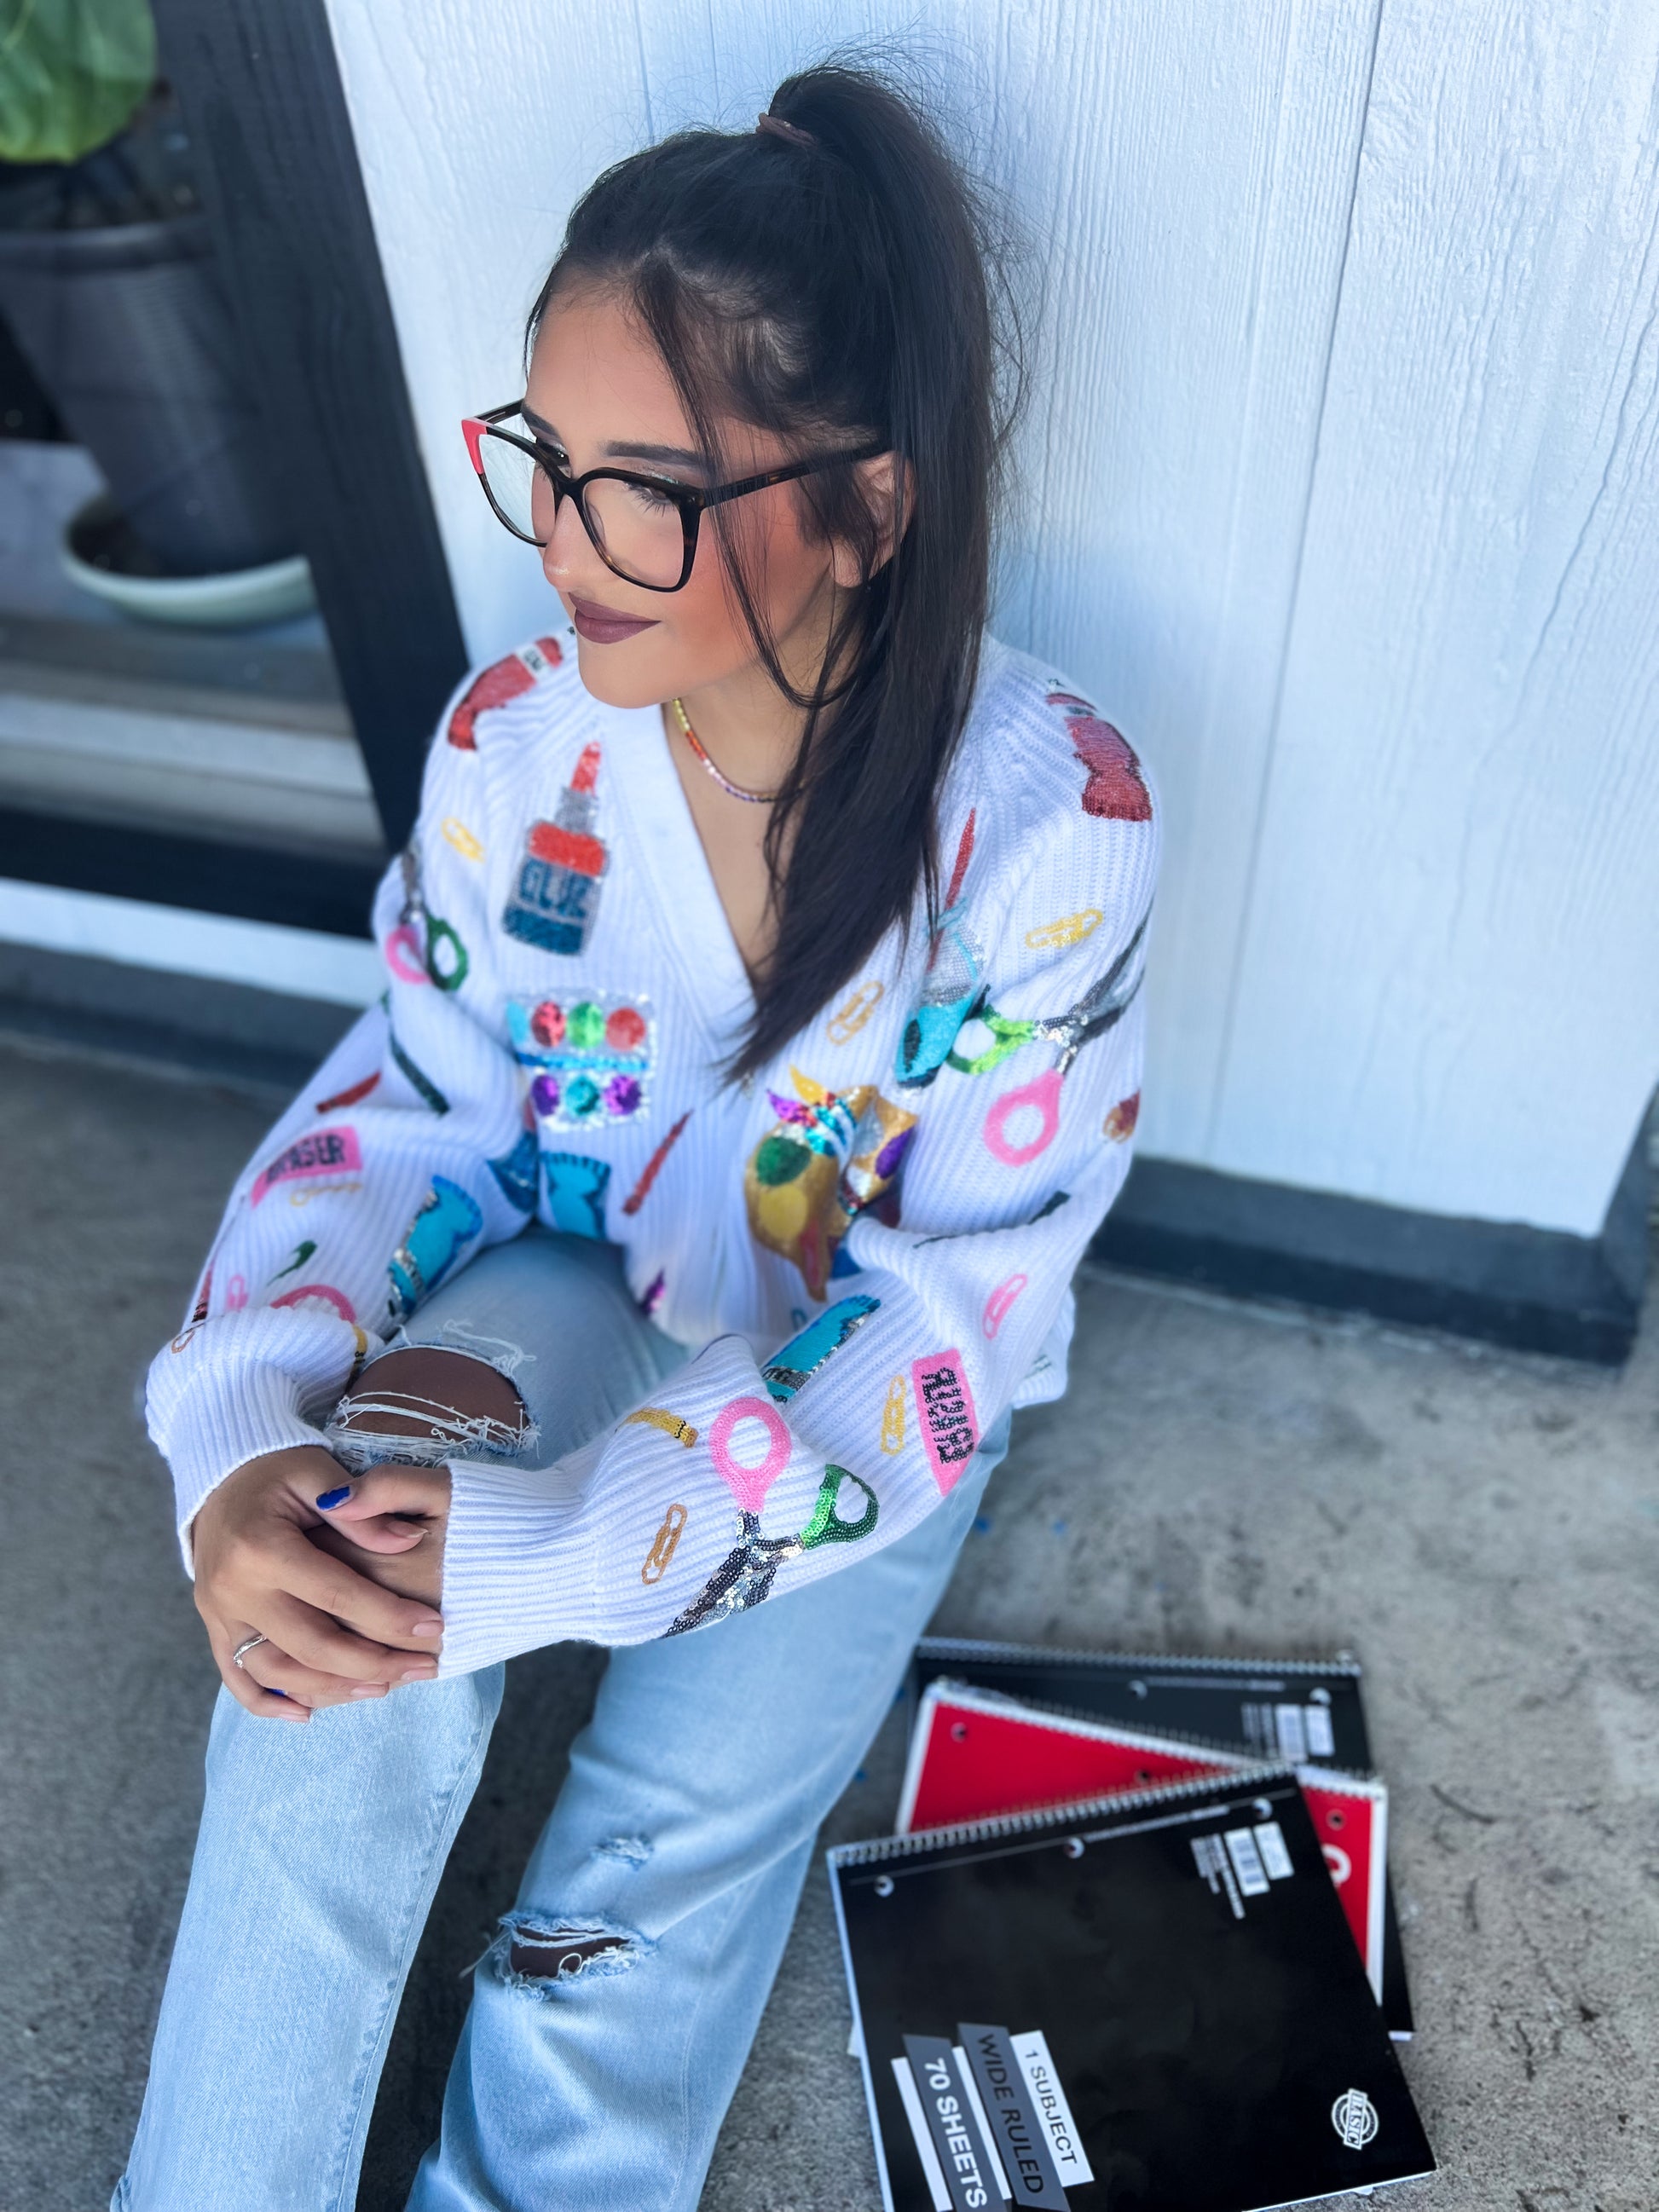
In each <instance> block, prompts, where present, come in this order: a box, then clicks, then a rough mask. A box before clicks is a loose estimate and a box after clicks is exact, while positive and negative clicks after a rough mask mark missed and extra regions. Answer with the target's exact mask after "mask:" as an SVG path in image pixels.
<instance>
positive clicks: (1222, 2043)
mask: <svg viewBox="0 0 1659 2212" xmlns="http://www.w3.org/2000/svg"><path fill="white" fill-rule="evenodd" d="M828 1858H829V1874H830V1885H831V1888H832V1890H833V1893H834V1896H835V1902H836V1916H837V1920H838V1923H839V1926H840V1929H841V1936H842V1949H843V1954H844V1957H845V1960H846V1966H847V1976H848V1986H849V1988H850V1990H851V1992H852V1998H853V2007H854V2021H855V2035H856V2039H857V2042H858V2047H859V2051H860V2064H861V2066H862V2068H863V2071H864V2084H865V2093H866V2098H867V2100H868V2102H869V2107H870V2117H871V2124H872V2130H873V2132H874V2135H875V2140H876V2147H877V2156H878V2166H879V2169H880V2174H881V2185H882V2196H883V2202H884V2205H885V2206H886V2208H887V2212H997V2208H998V2207H1000V2206H1001V2205H1003V2204H1013V2205H1018V2206H1020V2207H1023V2208H1036V2207H1053V2208H1067V2207H1069V2208H1070V2212H1108V2208H1109V2212H1268V2208H1273V2207H1279V2206H1284V2205H1289V2204H1293V2203H1304V2202H1306V2201H1307V2200H1309V2199H1311V2198H1317V2197H1328V2196H1333V2195H1336V2194H1338V2193H1340V2192H1341V2191H1345V2190H1354V2189H1371V2188H1375V2187H1376V2186H1378V2185H1381V2184H1383V2183H1386V2182H1389V2181H1399V2180H1404V2179H1408V2178H1411V2177H1413V2176H1417V2175H1421V2174H1425V2173H1429V2172H1432V2171H1433V2170H1434V2159H1433V2154H1432V2153H1431V2150H1430V2148H1429V2145H1428V2142H1427V2139H1426V2137H1425V2135H1424V2132H1423V2128H1422V2124H1421V2122H1420V2121H1419V2118H1418V2116H1417V2112H1416V2110H1415V2107H1414V2106H1413V2103H1412V2100H1411V2094H1410V2092H1409V2090H1408V2089H1407V2085H1406V2081H1405V2077H1404V2075H1402V2074H1401V2069H1400V2062H1399V2059H1398V2057H1397V2056H1396V2055H1395V2049H1394V2045H1393V2044H1392V2043H1391V2041H1390V2040H1389V2034H1388V2031H1387V2028H1386V2027H1385V2026H1384V2024H1383V2016H1382V2015H1381V2013H1380V2012H1379V2011H1378V2009H1377V2007H1376V2002H1375V2000H1374V1998H1373V1996H1372V1994H1371V1991H1370V1987H1369V1986H1368V1984H1367V1982H1366V1979H1365V1974H1364V1967H1363V1966H1362V1964H1361V1962H1360V1960H1359V1957H1358V1953H1357V1951H1356V1950H1355V1948H1354V1944H1353V1941H1352V1936H1351V1935H1350V1933H1349V1929H1348V1926H1347V1923H1346V1921H1345V1919H1344V1917H1343V1914H1342V1910H1341V1907H1340V1905H1339V1903H1338V1901H1337V1897H1336V1893H1335V1891H1334V1889H1333V1887H1332V1886H1331V1882H1330V1879H1329V1876H1328V1873H1327V1871H1326V1868H1325V1863H1324V1860H1323V1857H1322V1854H1321V1850H1320V1844H1319V1839H1318V1837H1317V1835H1316V1832H1315V1829H1314V1824H1313V1820H1312V1817H1311V1816H1310V1813H1309V1810H1308V1806H1307V1802H1306V1800H1305V1799H1304V1796H1303V1793H1302V1790H1301V1789H1300V1787H1299V1786H1298V1784H1297V1779H1296V1777H1295V1775H1294V1774H1293V1773H1291V1772H1290V1771H1286V1770H1285V1769H1284V1768H1276V1767H1267V1766H1252V1767H1247V1768H1244V1769H1242V1770H1240V1771H1237V1772H1236V1773H1233V1774H1231V1775H1228V1776H1225V1777H1221V1778H1214V1777H1212V1778H1206V1779H1202V1780H1199V1781H1195V1782H1188V1783H1185V1784H1175V1785H1172V1786H1170V1787H1169V1788H1167V1789H1164V1790H1143V1791H1140V1792H1139V1793H1137V1794H1135V1795H1133V1796H1126V1797H1116V1798H1113V1799H1110V1800H1108V1801H1105V1802H1099V1803H1097V1804H1094V1805H1080V1806H1072V1807H1069V1808H1066V1809H1065V1810H1064V1811H1063V1812H1061V1813H1059V1814H1031V1815H1016V1816H1012V1817H1010V1818H1007V1819H1003V1820H987V1821H981V1822H976V1823H974V1824H972V1825H968V1826H958V1827H955V1828H950V1829H945V1830H932V1831H928V1832H921V1833H918V1834H915V1835H913V1836H908V1837H892V1838H885V1839H884V1840H882V1841H880V1842H877V1843H867V1844H844V1845H842V1847H840V1848H839V1849H837V1850H831V1851H830V1852H829V1854H828Z"/></svg>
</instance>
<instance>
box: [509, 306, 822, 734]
mask: <svg viewBox="0 0 1659 2212" xmlns="http://www.w3.org/2000/svg"><path fill="white" fill-rule="evenodd" d="M525 414H526V417H528V418H530V419H531V422H532V428H534V429H535V430H536V432H537V434H538V436H540V437H542V438H544V439H545V440H546V441H547V442H548V443H549V444H550V446H552V447H555V448H556V450H557V452H558V453H560V454H561V455H562V458H563V460H564V463H565V465H566V466H567V467H568V469H569V471H570V473H571V474H572V475H573V476H580V475H581V474H582V473H583V472H584V471H586V470H588V469H594V468H602V467H605V466H608V465H615V466H617V467H618V468H624V469H637V470H640V471H643V472H647V473H652V474H660V475H662V476H664V477H669V478H671V479H672V480H673V481H675V482H677V483H689V484H706V483H708V482H709V480H710V479H709V476H708V470H707V469H706V468H705V467H704V466H703V465H702V464H701V463H700V462H699V460H698V459H697V458H696V452H695V450H694V449H695V448H696V443H697V441H696V435H695V433H694V432H693V430H692V428H691V427H690V424H689V423H688V422H687V421H686V419H685V413H684V409H683V408H682V406H681V404H680V401H679V398H678V394H677V393H676V392H675V390H674V386H673V382H672V380H671V378H670V376H669V374H668V371H667V369H666V368H665V367H664V365H663V362H662V359H661V356H659V354H658V352H657V349H656V348H655V346H654V345H653V343H651V341H650V339H649V338H648V337H647V336H646V335H645V333H644V332H643V331H641V329H640V327H639V325H637V323H636V322H635V320H634V319H633V318H632V317H631V315H630V314H629V313H628V311H627V309H626V307H625V306H624V304H623V302H622V301H620V300H618V299H617V296H616V295H615V294H614V293H611V292H609V291H605V290H601V289H598V288H595V287H592V286H586V285H585V286H580V287H573V289H571V290H570V291H568V293H562V294H559V295H556V297H555V299H554V300H553V301H552V302H551V303H550V306H549V307H548V309H547V312H546V313H545V314H544V317H543V319H542V326H541V330H540V332H539V334H538V337H537V340H536V346H535V351H534V353H533V355H532V358H531V368H530V380H529V384H528V386H527V387H526V397H525ZM722 435H723V439H724V441H725V442H726V471H727V474H726V478H725V481H726V482H731V481H732V480H734V479H735V478H736V477H744V476H750V475H759V474H761V473H763V471H766V470H767V469H771V468H779V467H781V466H782V465H785V464H786V463H787V461H788V460H790V459H792V458H793V456H792V455H791V454H790V453H787V451H786V450H785V447H784V445H783V442H782V441H781V439H779V438H778V437H777V436H775V435H774V434H772V433H769V432H767V431H764V430H758V429H756V428H752V427H751V426H750V425H747V424H742V423H736V422H732V423H727V424H724V425H722ZM727 513H728V515H729V516H730V518H731V520H732V525H733V526H734V536H735V537H736V538H737V540H738V553H739V558H740V559H741V560H742V562H743V567H744V576H745V578H746V580H747V581H748V583H749V586H750V591H751V592H753V593H754V595H755V598H756V601H757V605H758V606H759V607H760V609H761V611H762V613H763V616H764V617H765V618H766V620H767V622H768V623H769V627H770V629H771V633H772V635H773V636H774V637H775V639H776V640H777V642H778V649H779V653H780V657H781V659H782V662H783V665H784V666H785V667H786V668H787V669H788V670H789V671H790V672H791V675H792V676H795V675H796V673H797V669H798V667H799V668H800V669H803V670H805V671H809V672H810V674H816V672H817V663H818V660H819V659H821V657H822V653H823V641H824V639H825V637H826V636H827V635H828V629H829V618H830V615H831V612H832V608H833V599H834V593H835V588H836V581H837V578H836V570H837V569H838V568H839V569H842V570H846V569H847V568H848V565H849V562H848V555H847V554H846V553H845V552H844V551H842V550H841V549H834V548H831V547H830V546H829V545H824V544H809V543H808V542H807V540H806V539H805V538H804V537H803V536H802V534H801V531H800V527H799V520H798V518H797V508H796V503H795V497H794V490H793V485H791V484H774V485H770V486H769V487H768V489H765V490H764V491H757V492H751V493H750V494H749V495H746V496H745V497H744V498H743V499H740V500H736V501H732V505H731V507H729V508H728V509H727ZM542 567H543V568H544V570H545V571H546V574H547V580H548V581H549V583H550V584H551V585H552V586H553V588H554V590H555V591H556V592H557V593H558V595H559V598H560V599H561V600H562V603H563V605H564V608H565V611H566V612H567V613H568V615H569V616H570V617H571V619H572V620H573V622H574V623H575V625H576V634H577V637H578V639H579V640H580V643H579V646H578V648H577V651H578V657H579V661H580V669H581V678H582V682H583V684H585V685H586V688H587V690H589V691H591V692H592V694H593V696H595V697H596V698H598V699H602V700H604V701H605V703H606V704H607V705H609V706H612V707H645V706H652V705H654V704H656V703H657V702H659V701H661V700H664V699H671V698H674V697H676V696H684V695H689V694H690V693H693V692H696V691H699V690H703V689H704V688H705V687H707V686H708V685H711V684H720V683H722V682H724V681H726V680H727V679H729V678H732V677H734V676H737V675H738V674H739V672H740V671H744V670H748V669H750V668H752V667H754V666H755V665H756V663H757V654H756V652H755V647H754V641H753V640H752V639H751V638H750V634H749V630H748V627H747V625H746V623H744V618H743V613H742V610H741V608H740V607H739V606H738V604H737V600H736V597H735V594H734V593H733V592H732V589H731V586H730V583H729V580H728V579H727V577H726V571H725V563H724V562H723V561H722V558H721V554H720V540H719V534H718V531H717V527H716V525H715V521H714V517H713V515H712V514H708V513H705V514H704V515H703V517H702V525H701V527H700V529H699V532H698V536H697V551H696V561H695V562H694V563H693V566H692V569H691V574H690V577H689V579H688V580H687V581H686V583H685V585H684V587H683V588H682V589H681V590H679V591H678V592H653V591H647V590H645V589H644V588H643V587H641V586H639V585H637V584H633V583H629V581H628V580H627V579H626V578H625V577H622V576H619V575H617V574H616V573H615V571H614V570H612V569H611V568H607V567H606V565H605V562H603V561H602V560H601V559H600V558H599V554H598V552H597V550H595V548H594V546H593V544H592V540H591V539H590V538H589V537H588V535H587V532H586V530H585V529H584V528H583V527H582V522H581V517H580V515H579V514H578V513H577V512H576V507H575V502H574V501H573V500H568V499H567V500H564V501H561V502H560V505H559V509H558V514H557V519H556V522H555V524H554V528H553V534H552V536H551V538H550V539H549V540H548V543H547V544H545V545H544V547H543V549H542ZM856 579H857V572H856V569H855V568H854V569H853V570H852V572H851V574H850V576H849V577H848V579H847V580H848V582H856ZM605 617H611V618H612V620H613V621H614V619H615V618H617V617H625V618H628V619H630V620H634V621H639V622H642V623H646V624H647V628H644V629H636V630H633V631H629V632H628V633H626V634H625V635H616V636H614V637H612V638H611V640H610V641H606V639H605V636H604V634H603V632H602V630H601V629H599V623H601V622H602V621H603V619H604V618H605Z"/></svg>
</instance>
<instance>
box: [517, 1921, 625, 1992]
mask: <svg viewBox="0 0 1659 2212" xmlns="http://www.w3.org/2000/svg"><path fill="white" fill-rule="evenodd" d="M509 1933H510V1940H509V1942H508V1945H507V1964H508V1965H509V1966H511V1968H512V1969H513V1972H514V1973H515V1974H522V1975H523V1976H524V1977H525V1978H526V1980H528V1981H533V1982H569V1981H574V1979H575V1978H576V1976H577V1975H578V1974H580V1973H583V1972H586V1969H587V1968H588V1967H589V1966H594V1965H597V1964H598V1963H599V1961H600V1960H610V1961H611V1963H612V1965H613V1966H622V1965H631V1964H632V1962H633V1958H634V1944H633V1942H632V1940H631V1939H630V1938H629V1936H621V1935H618V1934H617V1933H616V1932H615V1931H614V1930H611V1929H594V1928H592V1927H591V1926H590V1927H587V1928H554V1929H541V1928H514V1929H511V1930H510V1931H509Z"/></svg>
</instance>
